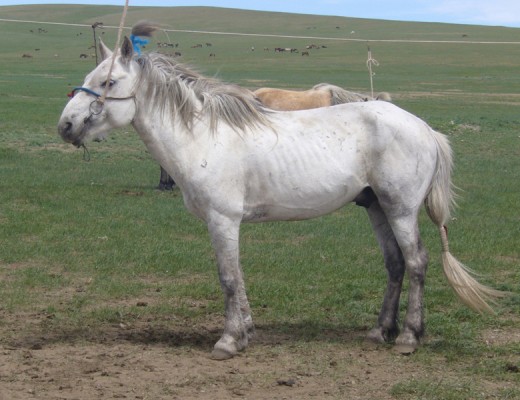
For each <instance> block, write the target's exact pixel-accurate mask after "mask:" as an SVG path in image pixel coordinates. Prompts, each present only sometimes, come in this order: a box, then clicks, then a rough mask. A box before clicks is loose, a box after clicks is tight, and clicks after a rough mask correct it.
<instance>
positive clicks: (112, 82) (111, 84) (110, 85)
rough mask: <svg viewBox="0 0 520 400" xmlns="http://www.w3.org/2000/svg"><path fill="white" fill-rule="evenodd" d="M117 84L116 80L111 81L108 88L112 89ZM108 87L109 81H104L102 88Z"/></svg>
mask: <svg viewBox="0 0 520 400" xmlns="http://www.w3.org/2000/svg"><path fill="white" fill-rule="evenodd" d="M115 83H116V81H115V80H113V79H110V82H108V87H112V86H114V84H115ZM106 86H107V81H104V82H103V83H102V84H101V87H102V88H105V87H106Z"/></svg>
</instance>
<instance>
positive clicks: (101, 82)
mask: <svg viewBox="0 0 520 400" xmlns="http://www.w3.org/2000/svg"><path fill="white" fill-rule="evenodd" d="M99 48H100V53H101V57H102V59H103V61H102V62H101V63H100V64H99V65H98V66H97V67H96V68H95V69H94V70H93V71H92V72H91V73H90V74H88V75H87V77H86V78H85V82H84V83H83V86H81V87H78V88H75V89H74V91H73V92H72V94H71V95H70V96H71V100H70V101H69V103H68V104H67V105H66V107H65V109H64V110H63V112H62V114H61V117H60V121H59V123H58V132H59V134H60V135H61V137H62V138H63V140H65V141H66V142H69V143H72V144H74V145H75V146H81V145H82V144H83V143H85V142H87V141H88V140H91V139H95V138H99V137H101V136H103V135H105V134H107V133H108V132H109V131H110V130H111V129H114V128H120V127H123V126H126V125H128V124H130V123H131V122H132V120H133V119H134V116H135V113H136V102H135V90H136V86H137V85H136V82H137V78H138V73H139V67H138V64H137V63H136V62H134V61H133V54H134V50H133V46H132V43H131V42H130V40H129V39H128V38H126V37H125V39H124V42H123V44H122V46H121V49H120V50H119V51H118V52H117V54H116V58H115V60H114V66H113V69H112V73H111V76H110V80H109V81H107V77H108V75H109V70H110V66H111V64H112V55H113V53H112V52H111V51H110V49H108V48H107V47H106V46H105V45H104V44H103V43H102V42H101V43H100V45H99ZM107 86H108V89H107V92H106V97H105V98H104V101H103V93H104V92H105V89H106V87H107ZM74 94H75V95H74Z"/></svg>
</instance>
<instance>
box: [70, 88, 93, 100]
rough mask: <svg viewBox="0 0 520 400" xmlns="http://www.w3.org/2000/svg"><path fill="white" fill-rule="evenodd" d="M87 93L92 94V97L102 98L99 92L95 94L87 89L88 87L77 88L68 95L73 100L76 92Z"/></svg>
mask: <svg viewBox="0 0 520 400" xmlns="http://www.w3.org/2000/svg"><path fill="white" fill-rule="evenodd" d="M78 91H79V92H85V93H88V94H91V95H92V96H96V97H98V98H99V97H101V95H100V94H99V93H97V92H94V91H93V90H91V89H89V88H86V87H83V86H76V87H75V88H74V89H72V92H70V93H69V94H68V96H69V97H70V98H73V97H74V95H75V94H76V92H78Z"/></svg>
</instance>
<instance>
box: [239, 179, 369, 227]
mask: <svg viewBox="0 0 520 400" xmlns="http://www.w3.org/2000/svg"><path fill="white" fill-rule="evenodd" d="M353 189H354V188H352V190H349V188H346V187H345V188H343V189H342V190H341V189H340V190H338V191H337V193H330V192H327V193H321V194H316V193H313V194H312V195H308V194H307V193H305V192H302V191H300V190H299V189H298V188H294V189H293V193H292V196H291V193H289V192H287V193H285V194H284V195H283V196H278V197H277V196H267V197H268V198H266V199H265V200H264V201H262V199H256V201H255V202H249V203H246V204H245V205H244V215H243V218H242V220H243V221H244V222H265V221H296V220H304V219H310V218H315V217H319V216H321V215H325V214H329V213H331V212H333V211H335V210H337V209H338V208H340V207H342V206H344V205H345V204H347V203H349V202H351V201H352V200H353V199H354V198H355V197H356V196H357V194H359V192H360V191H361V189H359V190H353Z"/></svg>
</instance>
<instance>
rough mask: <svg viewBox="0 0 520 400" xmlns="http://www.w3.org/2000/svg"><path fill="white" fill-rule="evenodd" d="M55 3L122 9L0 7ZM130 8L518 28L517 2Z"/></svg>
mask: <svg viewBox="0 0 520 400" xmlns="http://www.w3.org/2000/svg"><path fill="white" fill-rule="evenodd" d="M58 3H60V4H106V5H119V6H123V5H124V3H125V2H124V0H92V1H87V0H83V1H81V0H18V1H17V0H0V6H1V5H20V4H58ZM130 6H163V7H172V6H212V7H227V8H239V9H247V10H260V11H279V12H289V13H299V14H317V15H336V16H343V17H356V18H374V19H388V20H399V21H419V22H447V23H456V24H471V25H498V26H508V27H515V28H519V27H520V0H396V1H392V0H201V1H198V0H191V1H189V0H187V1H183V0H177V1H176V0H130ZM0 18H1V10H0Z"/></svg>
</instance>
